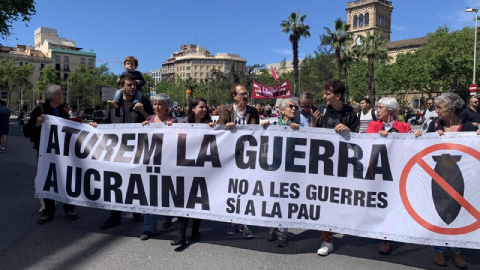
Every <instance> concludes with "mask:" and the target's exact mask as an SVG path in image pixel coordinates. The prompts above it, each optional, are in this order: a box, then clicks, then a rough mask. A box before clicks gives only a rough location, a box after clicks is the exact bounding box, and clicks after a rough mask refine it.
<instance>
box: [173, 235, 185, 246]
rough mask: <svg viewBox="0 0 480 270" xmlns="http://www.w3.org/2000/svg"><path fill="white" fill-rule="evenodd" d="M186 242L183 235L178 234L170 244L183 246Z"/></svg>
mask: <svg viewBox="0 0 480 270" xmlns="http://www.w3.org/2000/svg"><path fill="white" fill-rule="evenodd" d="M186 243H187V241H186V240H185V236H182V235H179V236H177V237H176V238H175V239H173V240H172V241H171V242H170V245H172V246H183V245H185V244H186Z"/></svg>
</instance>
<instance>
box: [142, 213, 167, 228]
mask: <svg viewBox="0 0 480 270" xmlns="http://www.w3.org/2000/svg"><path fill="white" fill-rule="evenodd" d="M157 218H158V216H157V215H152V214H145V215H143V230H144V231H146V232H152V233H157V232H158V230H157ZM162 221H163V222H168V221H172V217H170V216H163V217H162Z"/></svg>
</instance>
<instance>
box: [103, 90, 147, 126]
mask: <svg viewBox="0 0 480 270" xmlns="http://www.w3.org/2000/svg"><path fill="white" fill-rule="evenodd" d="M142 104H143V109H144V110H145V112H146V113H147V114H149V115H152V114H154V111H153V107H152V103H151V102H150V100H148V99H146V98H144V97H142ZM132 107H133V103H132ZM132 107H131V108H129V109H128V111H126V110H125V109H124V106H123V99H120V102H119V103H118V108H108V109H107V111H106V116H105V118H104V119H103V121H102V123H104V124H120V123H126V122H125V118H124V115H125V114H126V113H128V114H131V118H132V119H135V120H134V123H142V122H143V121H145V120H146V119H145V117H143V115H142V114H141V113H139V112H136V111H134V110H133V108H132Z"/></svg>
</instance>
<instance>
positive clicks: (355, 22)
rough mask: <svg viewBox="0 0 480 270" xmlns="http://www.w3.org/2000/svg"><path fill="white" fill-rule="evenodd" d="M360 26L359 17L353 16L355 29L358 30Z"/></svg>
mask: <svg viewBox="0 0 480 270" xmlns="http://www.w3.org/2000/svg"><path fill="white" fill-rule="evenodd" d="M357 26H358V17H357V15H355V16H353V28H357Z"/></svg>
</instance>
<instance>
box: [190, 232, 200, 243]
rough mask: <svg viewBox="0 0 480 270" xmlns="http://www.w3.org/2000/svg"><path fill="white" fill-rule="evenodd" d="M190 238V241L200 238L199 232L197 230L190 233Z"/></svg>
mask: <svg viewBox="0 0 480 270" xmlns="http://www.w3.org/2000/svg"><path fill="white" fill-rule="evenodd" d="M190 239H192V241H198V240H200V233H199V232H196V233H192V236H191V237H190Z"/></svg>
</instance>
